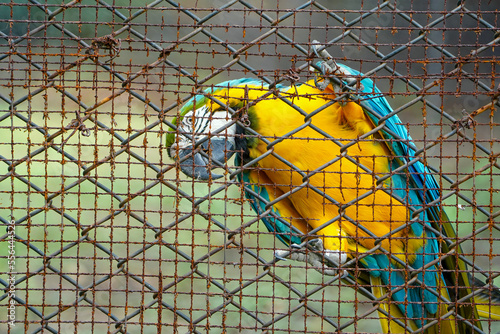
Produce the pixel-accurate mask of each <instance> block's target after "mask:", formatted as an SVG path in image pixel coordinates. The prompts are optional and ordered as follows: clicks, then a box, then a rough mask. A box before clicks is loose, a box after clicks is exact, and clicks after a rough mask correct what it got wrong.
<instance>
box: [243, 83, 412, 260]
mask: <svg viewBox="0 0 500 334" xmlns="http://www.w3.org/2000/svg"><path fill="white" fill-rule="evenodd" d="M307 89H308V90H312V91H313V92H314V89H313V88H307ZM316 93H317V91H316ZM293 103H294V104H296V105H298V106H300V108H301V109H302V110H304V111H306V112H312V111H314V110H316V109H317V108H319V107H321V106H323V105H324V104H325V103H326V101H325V100H323V99H320V98H306V97H302V98H294V99H293ZM254 112H256V113H257V116H258V119H259V129H258V131H259V133H260V134H261V135H262V136H263V137H265V138H267V139H268V140H269V141H273V140H275V139H277V138H280V137H282V136H284V135H285V134H287V133H289V132H291V131H293V130H295V129H296V128H297V127H299V126H300V125H302V124H304V116H303V115H301V114H300V113H299V112H297V111H296V110H295V109H294V108H292V107H290V106H289V105H287V104H286V103H284V102H282V101H280V100H263V101H261V102H259V103H258V104H257V105H256V106H255V107H254ZM356 117H358V118H359V119H358V118H356ZM360 117H363V118H360ZM364 117H365V116H364V113H363V111H362V109H361V108H360V107H359V106H358V105H357V104H355V103H352V102H351V103H347V104H346V105H344V106H342V105H340V104H338V103H337V104H335V105H332V106H330V107H328V108H327V109H325V110H323V111H321V112H319V113H318V114H316V115H315V116H313V117H312V124H313V125H315V126H317V127H319V128H320V129H322V130H323V131H325V132H326V133H328V134H329V135H331V136H332V137H334V138H335V139H337V140H339V141H340V142H342V143H343V144H346V143H349V142H351V141H352V140H355V139H356V138H358V137H359V136H360V135H362V134H363V133H360V131H364V132H367V131H368V130H370V129H371V128H373V125H372V124H371V123H370V121H369V120H367V119H366V118H364ZM353 120H354V121H353ZM353 124H355V125H353ZM360 129H361V130H360ZM266 147H267V144H265V143H264V142H262V141H259V144H258V145H257V146H256V147H255V148H253V149H251V150H250V156H251V157H253V158H256V157H259V156H261V155H262V154H263V153H265V152H266V151H267V148H266ZM273 149H274V153H276V154H277V155H279V156H280V157H282V158H284V159H286V160H287V161H288V162H290V163H291V164H293V166H295V167H296V168H297V169H298V170H300V171H302V172H304V173H305V174H309V173H310V172H312V171H314V170H316V169H318V168H319V167H320V166H322V165H325V164H327V163H329V162H331V161H332V160H333V159H335V158H337V157H339V156H340V154H341V153H340V147H339V146H338V145H337V144H335V143H334V142H333V141H332V140H330V139H328V138H325V136H323V135H322V134H320V133H319V132H317V131H315V130H314V129H312V128H311V127H306V128H304V129H302V130H301V131H299V132H297V133H294V134H293V135H292V136H290V137H288V138H286V139H285V140H283V141H281V142H279V143H277V144H276V145H274V146H273ZM347 154H348V155H349V156H350V157H351V158H353V159H354V160H355V161H357V162H359V164H362V165H363V166H365V167H367V168H368V169H370V170H371V171H373V173H371V172H366V171H364V170H362V169H361V168H360V167H359V165H358V164H357V163H353V162H351V161H349V160H348V159H347V158H345V157H344V158H341V159H340V160H339V161H336V162H335V163H333V164H330V165H329V166H327V167H326V168H323V169H321V170H320V171H318V172H316V173H314V174H313V175H312V176H310V177H308V178H306V180H308V184H307V185H306V186H303V183H304V181H303V176H302V175H300V173H299V172H297V171H296V170H294V169H293V168H292V167H290V166H288V165H287V164H285V163H283V162H281V161H280V160H279V159H278V158H276V157H274V156H272V155H269V156H267V157H266V158H264V159H262V160H260V161H259V162H258V166H259V167H260V171H259V172H260V173H262V172H264V173H265V174H266V177H267V178H268V179H270V180H271V181H272V184H273V186H274V187H276V188H278V189H279V192H283V193H287V192H291V191H293V190H294V189H295V190H296V188H297V187H302V188H301V189H300V190H297V191H295V192H293V193H292V194H291V195H290V196H289V197H288V198H289V200H290V202H291V204H292V205H293V206H294V209H295V210H296V211H297V212H298V213H299V214H300V216H301V217H302V218H304V219H305V220H306V221H307V222H308V224H309V225H310V226H311V227H312V228H317V227H319V226H321V225H322V224H324V223H326V222H328V221H330V220H331V219H333V218H335V217H337V216H338V215H339V205H337V204H336V203H335V202H332V201H330V200H328V199H327V198H326V196H324V195H323V194H321V193H319V194H318V192H316V191H314V190H313V189H312V187H315V188H316V189H317V190H320V192H322V193H324V194H326V195H327V196H330V197H331V198H333V199H334V200H335V201H336V202H338V203H339V204H340V205H344V204H347V203H349V202H350V201H352V200H354V199H356V198H358V197H360V196H363V195H365V194H367V196H366V197H364V198H363V199H361V200H358V201H357V202H355V203H354V204H353V205H351V206H349V207H348V208H346V209H345V214H346V215H347V216H348V217H349V218H351V219H352V220H353V221H354V222H355V223H354V224H353V223H351V222H349V221H348V220H346V219H345V218H341V219H339V220H337V221H336V222H334V223H332V224H330V225H328V226H327V227H324V228H323V229H321V230H320V231H319V232H318V233H317V234H319V235H323V236H324V243H325V247H326V248H327V249H332V250H341V251H348V250H349V251H360V250H361V249H359V246H362V247H366V248H371V247H373V245H374V239H373V237H372V236H370V235H369V234H367V233H366V232H364V231H363V230H361V229H359V228H358V227H357V224H360V225H363V226H367V227H368V229H369V230H370V231H372V232H373V233H374V234H375V235H376V236H382V235H385V234H387V233H389V232H390V231H391V230H394V229H395V228H397V227H399V226H401V225H403V224H406V222H407V221H408V217H407V209H406V207H405V206H404V205H403V204H402V203H401V202H399V201H397V200H395V199H394V198H393V197H391V196H390V195H389V194H388V193H386V192H384V191H382V190H380V189H379V190H377V189H375V187H376V184H375V181H376V179H375V178H374V175H379V176H380V175H383V174H384V173H387V172H388V157H389V156H390V152H389V150H388V149H387V147H386V146H385V144H381V143H379V142H377V141H376V140H375V139H373V137H371V139H365V140H361V141H360V142H358V143H356V144H355V145H353V146H351V147H350V148H349V149H347ZM404 235H406V230H403V231H402V232H399V233H397V234H395V235H394V236H393V237H403V236H404ZM347 238H349V239H347ZM352 238H356V242H352V241H348V240H351V239H352ZM356 244H357V245H356ZM382 246H383V247H384V248H386V249H387V250H389V249H390V248H391V247H392V249H391V251H392V252H395V253H398V252H400V251H401V252H403V249H404V247H405V246H404V241H403V240H402V239H401V240H394V239H393V240H387V239H386V240H385V241H384V242H383V244H382ZM356 247H358V249H356ZM394 247H396V249H394Z"/></svg>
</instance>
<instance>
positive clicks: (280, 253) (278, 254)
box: [274, 249, 290, 261]
mask: <svg viewBox="0 0 500 334" xmlns="http://www.w3.org/2000/svg"><path fill="white" fill-rule="evenodd" d="M288 256H290V252H289V251H286V250H282V249H277V250H275V251H274V258H275V259H277V260H279V261H286V260H288V259H287V257H288Z"/></svg>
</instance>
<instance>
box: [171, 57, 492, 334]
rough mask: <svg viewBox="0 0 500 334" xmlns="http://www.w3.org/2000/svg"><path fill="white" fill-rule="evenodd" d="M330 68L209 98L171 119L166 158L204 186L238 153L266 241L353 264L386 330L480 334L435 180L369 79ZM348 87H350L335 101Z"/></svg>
mask: <svg viewBox="0 0 500 334" xmlns="http://www.w3.org/2000/svg"><path fill="white" fill-rule="evenodd" d="M334 65H335V66H334V67H333V68H332V66H333V65H332V62H330V63H327V62H322V63H319V64H318V65H317V66H318V67H319V68H321V69H322V71H321V74H320V75H319V76H318V77H317V78H316V79H314V80H310V81H308V82H306V83H303V84H297V85H293V86H291V87H285V86H280V85H278V86H276V87H272V88H270V87H269V86H268V85H267V84H266V83H264V82H261V81H258V80H253V79H240V80H232V81H227V82H223V83H221V84H217V85H215V86H213V87H212V88H208V89H206V90H205V92H204V94H199V95H196V96H194V97H193V98H192V99H191V100H189V101H188V102H187V103H186V104H185V105H184V106H183V107H182V108H181V110H180V113H179V116H178V117H177V118H176V119H175V120H174V122H173V123H174V124H175V126H176V128H177V129H176V130H174V129H171V132H170V133H169V135H168V136H167V148H168V152H169V155H170V156H171V157H172V158H175V159H178V161H179V162H180V168H181V170H182V172H184V173H185V174H186V175H188V176H190V177H192V178H196V179H200V180H212V179H216V178H218V177H221V175H217V174H215V173H213V172H212V169H214V168H217V167H221V166H222V167H223V166H225V165H226V164H227V162H228V160H229V159H230V158H231V156H232V155H233V154H234V153H236V159H235V164H236V166H237V167H238V168H239V170H240V173H239V174H238V177H239V180H240V182H242V183H243V185H244V189H245V192H246V196H247V198H248V199H250V201H249V202H250V204H251V206H252V208H253V209H254V210H255V211H256V212H257V213H258V214H259V215H262V218H261V220H262V221H263V222H264V224H265V226H266V227H267V229H268V230H269V231H272V232H275V233H276V236H277V237H278V238H279V239H280V240H281V241H283V242H284V243H286V244H289V245H290V244H301V243H303V242H304V240H307V238H312V237H314V238H319V240H321V242H322V248H323V249H324V258H325V259H327V260H328V261H327V262H328V263H329V264H330V265H331V264H332V263H336V264H337V265H342V264H344V263H346V261H349V260H351V259H358V262H357V263H358V268H357V269H356V271H351V272H350V275H351V276H352V277H354V278H355V279H356V280H358V282H360V283H362V284H364V285H365V286H371V293H372V294H373V295H374V296H375V297H376V298H380V299H379V312H380V313H379V314H380V317H381V323H382V327H383V328H382V329H383V331H384V332H389V331H390V332H392V333H396V332H405V331H414V330H418V329H421V328H422V327H425V328H424V329H425V332H427V333H437V332H441V333H473V332H475V331H476V330H477V331H479V332H480V330H481V323H480V322H479V321H477V320H478V315H479V313H478V309H477V307H476V305H475V304H474V301H471V300H470V299H467V298H465V299H464V300H461V298H463V297H465V296H467V295H469V294H470V293H471V287H470V284H471V283H470V281H469V276H468V272H467V268H466V265H465V264H464V263H463V262H462V261H461V260H457V259H458V258H457V257H456V254H457V253H459V252H460V249H459V246H456V247H455V248H453V249H450V248H449V246H448V244H447V243H446V242H444V240H443V238H449V239H450V240H454V238H455V232H454V229H453V227H452V225H451V224H450V223H449V222H448V219H447V217H446V214H445V212H444V211H443V209H442V208H441V207H440V205H439V201H440V200H439V199H440V188H439V185H438V184H437V182H436V180H435V179H434V177H433V176H432V172H431V171H430V170H429V169H428V168H427V167H426V166H425V165H424V164H423V163H422V162H421V161H420V160H419V159H416V158H415V146H414V145H413V142H412V139H411V137H410V135H409V134H408V131H407V130H406V128H405V127H404V126H403V125H402V124H401V121H400V119H399V118H398V116H397V115H396V114H393V113H392V112H393V110H392V108H391V107H390V106H389V104H388V102H387V100H386V99H385V98H384V97H383V95H382V94H381V92H380V91H379V90H378V89H377V87H375V85H374V83H373V81H372V80H371V79H369V78H366V77H363V75H362V74H361V73H359V72H358V71H355V70H353V69H351V68H349V67H347V66H345V65H340V64H338V65H337V64H334ZM334 78H337V80H333V79H334ZM353 79H354V82H355V86H356V87H357V89H356V90H355V91H352V92H351V94H349V98H345V99H339V96H340V95H341V94H342V91H341V89H340V88H341V87H342V86H343V85H345V84H346V83H347V82H352V81H353ZM277 96H279V98H277ZM241 120H244V121H243V122H241ZM237 121H239V122H237ZM244 123H247V124H244ZM269 203H271V204H269ZM311 232H313V235H311ZM445 254H448V255H445ZM458 300H460V305H459V306H457V305H456V304H455V302H456V301H458ZM450 310H451V311H452V312H449V311H450ZM490 311H491V310H490ZM480 313H481V315H484V312H483V311H482V310H480ZM487 316H489V315H487ZM394 319H399V322H398V321H394ZM436 319H437V321H436V322H434V320H436Z"/></svg>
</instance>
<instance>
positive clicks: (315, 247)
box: [274, 239, 347, 276]
mask: <svg viewBox="0 0 500 334" xmlns="http://www.w3.org/2000/svg"><path fill="white" fill-rule="evenodd" d="M274 258H275V260H280V261H283V260H293V261H298V262H307V263H309V264H310V265H311V266H312V267H313V268H314V269H316V270H317V271H318V272H320V273H322V274H325V275H329V276H336V275H338V274H339V273H340V272H341V271H339V270H338V269H334V267H338V266H339V264H340V263H344V262H345V261H346V260H347V255H346V254H345V253H342V252H340V251H333V250H329V249H325V248H324V246H323V241H322V240H321V239H312V240H308V241H305V242H303V243H302V244H300V245H298V244H292V245H290V250H281V249H279V250H276V251H275V252H274Z"/></svg>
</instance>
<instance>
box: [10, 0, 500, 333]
mask: <svg viewBox="0 0 500 334" xmlns="http://www.w3.org/2000/svg"><path fill="white" fill-rule="evenodd" d="M497 6H498V3H497V2H496V1H460V2H458V3H457V2H456V1H446V0H440V1H427V2H426V1H397V2H396V1H371V0H364V1H359V0H352V1H327V0H317V1H314V0H311V1H304V0H290V1H260V0H255V1H253V0H246V1H243V0H232V1H229V0H212V1H208V0H197V1H194V0H186V1H180V2H175V1H171V0H164V1H160V0H156V1H146V0H143V1H125V0H123V1H122V0H113V1H111V0H74V1H65V2H60V1H36V0H30V1H11V2H8V1H4V2H3V3H2V4H1V10H0V43H1V45H0V47H1V54H0V66H1V71H0V83H1V89H0V139H1V140H0V168H1V169H0V174H1V175H0V222H1V223H2V224H3V227H4V228H3V229H2V232H1V238H0V240H1V241H0V268H2V270H1V275H0V286H1V287H2V291H1V292H0V305H1V308H0V331H1V332H3V333H40V332H42V333H71V332H74V333H76V332H79V333H101V332H107V333H117V332H120V333H160V332H161V333H188V332H189V333H239V332H241V333H254V332H263V333H275V332H276V333H305V332H307V333H320V332H321V333H325V332H339V333H340V332H341V333H346V332H364V333H366V332H370V333H380V332H381V330H382V329H381V325H380V321H379V320H380V317H381V313H379V310H380V309H381V305H382V304H383V303H382V302H381V300H380V299H377V298H375V297H374V296H373V295H371V296H370V294H369V293H366V291H369V289H370V287H368V286H363V285H362V284H360V283H359V282H355V281H354V280H352V279H351V280H349V277H347V276H345V275H344V276H342V275H343V274H342V273H346V272H349V270H351V272H352V271H353V270H354V271H355V270H357V269H356V268H358V266H357V264H356V263H357V260H359V259H358V258H354V260H353V261H351V268H345V270H339V271H335V272H336V273H338V274H335V273H334V274H333V275H327V274H326V273H325V272H324V271H323V272H322V270H317V269H318V268H313V267H312V266H311V265H310V264H309V263H304V262H298V261H290V260H288V261H278V260H277V259H276V258H275V254H276V253H275V252H276V251H277V250H290V248H289V247H288V246H286V245H285V244H283V243H281V242H280V241H279V239H278V238H277V237H276V235H275V233H271V232H268V231H267V229H266V228H265V227H264V224H262V222H259V221H260V219H261V218H265V217H271V216H272V215H273V214H275V213H273V212H272V210H267V211H265V212H261V214H257V213H255V212H254V211H253V210H251V208H250V204H251V203H249V202H250V201H249V200H248V199H247V198H246V197H245V194H244V190H245V189H244V188H245V186H244V184H242V183H241V182H239V181H238V179H237V175H238V170H240V172H241V169H238V168H237V167H234V164H231V163H229V162H228V165H227V166H226V167H225V168H226V171H225V174H224V170H223V169H219V170H221V171H222V172H221V173H223V174H224V175H225V177H223V178H221V179H217V180H215V179H214V180H211V181H210V182H204V181H201V180H197V179H193V178H189V177H186V176H184V175H183V174H182V173H181V172H180V169H179V162H178V161H174V160H172V159H170V158H169V157H168V154H167V150H166V145H165V137H166V135H167V134H168V133H171V132H172V131H174V132H175V131H176V130H175V128H176V127H175V125H174V124H172V122H173V119H174V118H175V117H177V116H178V115H179V109H180V108H181V106H182V105H184V104H185V103H186V101H187V100H188V99H190V98H192V97H193V96H194V95H195V94H197V93H200V92H202V91H203V90H204V89H205V88H208V87H213V85H214V84H217V83H220V82H224V81H227V80H231V79H238V78H253V79H258V80H261V81H263V82H265V83H267V84H269V85H271V87H272V86H275V85H277V84H282V85H297V84H298V83H303V82H305V81H307V80H309V79H311V78H313V74H312V73H311V72H310V71H309V67H310V65H311V64H314V62H316V61H318V60H321V59H320V58H318V56H317V55H316V54H315V53H314V52H313V51H314V50H313V47H314V44H313V40H318V41H319V42H320V43H321V44H322V45H324V46H325V50H327V51H328V52H329V53H330V54H331V55H333V57H334V59H335V60H336V61H337V62H339V63H343V64H346V65H348V66H350V67H351V68H353V69H355V70H357V71H360V72H362V73H365V76H366V77H369V78H370V79H372V80H373V81H374V82H375V84H376V85H377V87H378V88H379V89H380V90H381V91H382V92H383V95H384V96H385V97H386V98H387V99H388V101H389V103H390V104H391V106H392V107H393V109H394V110H395V113H396V114H397V115H398V116H399V118H400V119H401V120H402V122H403V124H404V126H405V127H406V128H407V129H408V130H409V132H410V134H411V136H412V138H413V140H414V142H415V145H416V146H417V152H416V156H417V157H418V158H419V159H420V161H424V162H425V163H426V164H427V165H428V166H429V168H431V169H430V170H431V171H432V174H433V175H434V177H435V178H436V180H437V183H438V184H439V186H440V188H441V197H440V199H439V202H440V204H441V205H442V206H443V207H444V210H445V211H446V212H447V214H448V216H449V218H450V221H451V224H452V226H453V227H454V229H455V230H456V232H457V237H456V238H451V239H450V238H448V240H445V241H446V242H448V244H449V245H451V246H450V247H451V248H452V249H453V247H455V248H456V247H457V246H458V245H460V246H461V247H462V250H463V254H462V255H460V256H457V255H456V254H455V255H453V254H451V255H450V254H439V256H440V259H441V260H442V259H444V258H446V257H449V256H455V257H454V259H455V261H465V262H466V263H467V266H468V271H469V273H470V275H471V277H475V278H477V279H479V280H481V281H483V282H484V284H485V285H476V286H475V287H474V289H473V291H474V292H473V294H474V293H475V294H481V293H482V294H490V295H491V294H494V292H495V290H494V284H495V282H496V284H497V285H499V284H500V282H499V278H498V275H499V273H500V259H499V256H500V253H499V252H498V249H499V246H500V232H499V228H498V224H497V222H498V216H499V215H500V198H499V196H498V188H497V186H498V184H496V182H498V175H499V168H500V166H499V164H498V160H497V159H498V155H499V153H500V144H499V141H498V129H497V125H498V122H499V118H498V115H496V114H495V111H497V110H498V106H499V102H498V96H499V83H500V75H499V74H498V73H499V72H500V71H499V70H500V69H499V53H498V43H499V41H500V35H499V32H500V29H499V27H498V22H499V13H498V7H497ZM269 96H270V97H269V98H273V99H276V100H278V99H281V100H284V99H285V98H283V96H279V94H278V95H269ZM291 101H292V102H291V104H292V106H294V102H293V99H292V100H291ZM219 102H220V103H224V101H219ZM304 124H306V123H304ZM304 124H301V126H312V125H310V124H309V125H307V124H306V125H304ZM319 127H321V125H320V126H319ZM297 131H298V130H297ZM177 134H178V132H177ZM213 135H214V136H215V135H216V133H214V134H213ZM251 135H255V134H249V136H251ZM331 135H334V134H331ZM260 139H262V140H267V143H269V147H268V153H267V154H271V153H273V146H275V145H276V143H277V142H279V141H280V139H284V138H260ZM396 139H397V138H396ZM361 140H362V139H359V138H358V140H354V142H353V143H354V144H356V145H357V144H359V141H361ZM341 145H345V143H341ZM208 153H210V152H208ZM308 154H311V155H314V152H308ZM281 158H282V159H284V160H286V158H284V157H281ZM331 158H332V159H334V158H336V157H331ZM347 158H348V157H347V156H344V157H340V158H339V159H347ZM256 162H257V161H251V162H250V163H249V164H247V167H248V168H252V166H253V165H255V163H256ZM289 166H290V169H291V170H294V171H296V172H302V173H305V174H303V175H306V174H307V173H308V172H309V171H302V170H300V168H298V167H297V166H293V164H290V165H289ZM216 171H217V170H214V172H216ZM306 176H307V175H306ZM306 179H307V177H305V180H306ZM306 183H307V182H306ZM309 186H310V185H309ZM304 187H306V185H303V186H302V188H304ZM313 190H315V191H320V192H322V191H324V190H321V189H319V190H318V189H313ZM313 190H311V191H313ZM291 193H292V192H290V193H288V194H285V195H286V196H285V197H287V196H289V195H290V194H291ZM360 197H362V196H361V194H360ZM358 200H359V198H357V199H356V200H354V201H353V203H351V205H355V203H356V201H358ZM264 204H265V205H267V208H266V209H269V206H270V205H271V204H273V203H269V202H265V203H264ZM331 218H334V217H331ZM344 219H345V218H344ZM367 228H368V230H370V228H372V227H371V226H368V227H367ZM316 232H317V231H316ZM440 237H443V235H442V234H440ZM386 238H389V239H390V238H391V233H389V234H388V235H387V236H386ZM302 240H305V239H302ZM381 251H382V250H381V249H380V242H379V243H377V245H376V246H375V247H374V248H372V249H369V250H367V252H369V253H370V252H371V253H376V252H381ZM452 253H453V252H452ZM389 255H391V254H390V252H389ZM392 257H394V255H392ZM353 268H354V269H353ZM323 269H324V268H323ZM413 270H414V272H413V273H412V275H411V278H412V279H413V280H415V279H416V278H415V277H416V273H418V272H422V270H424V271H425V268H413ZM386 302H387V299H386ZM461 303H463V304H466V303H470V298H468V299H464V300H459V301H456V302H455V303H452V304H453V305H451V306H450V308H449V311H450V313H449V315H452V316H453V315H455V316H456V313H457V312H456V310H457V309H458V308H460V307H461V306H462V305H461ZM487 303H489V304H490V305H491V306H494V305H495V304H498V298H497V299H495V298H494V297H492V298H490V299H489V300H488V299H487ZM12 305H13V306H14V307H12ZM453 306H454V307H453ZM457 319H458V320H460V321H469V323H472V324H476V325H477V322H474V319H459V318H457ZM400 320H401V321H402V322H403V323H404V322H405V319H400ZM458 320H457V321H458ZM429 322H430V320H429ZM481 324H482V331H481V330H479V329H477V332H484V333H488V332H490V333H495V332H499V331H500V323H499V322H496V321H495V320H494V319H492V318H482V319H481ZM407 330H408V331H409V332H411V329H410V328H407Z"/></svg>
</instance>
